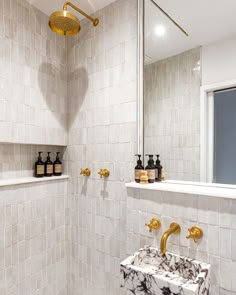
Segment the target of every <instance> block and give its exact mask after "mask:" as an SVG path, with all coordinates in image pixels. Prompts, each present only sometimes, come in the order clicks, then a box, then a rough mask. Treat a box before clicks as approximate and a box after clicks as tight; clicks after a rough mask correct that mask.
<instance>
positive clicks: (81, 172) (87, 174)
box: [80, 168, 91, 176]
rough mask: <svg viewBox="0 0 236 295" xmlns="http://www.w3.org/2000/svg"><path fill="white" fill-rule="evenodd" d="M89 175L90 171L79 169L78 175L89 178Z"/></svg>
mask: <svg viewBox="0 0 236 295" xmlns="http://www.w3.org/2000/svg"><path fill="white" fill-rule="evenodd" d="M90 174H91V170H90V169H89V168H85V169H80V175H83V176H90Z"/></svg>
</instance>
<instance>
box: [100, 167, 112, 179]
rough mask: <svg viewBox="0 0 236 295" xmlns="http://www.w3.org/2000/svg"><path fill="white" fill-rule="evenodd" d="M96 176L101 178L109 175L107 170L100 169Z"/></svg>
mask: <svg viewBox="0 0 236 295" xmlns="http://www.w3.org/2000/svg"><path fill="white" fill-rule="evenodd" d="M98 174H99V175H100V177H101V178H102V177H108V176H109V175H110V172H109V170H107V169H100V171H99V172H98Z"/></svg>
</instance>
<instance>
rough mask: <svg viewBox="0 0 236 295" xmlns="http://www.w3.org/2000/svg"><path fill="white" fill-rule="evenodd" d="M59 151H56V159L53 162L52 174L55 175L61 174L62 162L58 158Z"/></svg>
mask: <svg viewBox="0 0 236 295" xmlns="http://www.w3.org/2000/svg"><path fill="white" fill-rule="evenodd" d="M59 155H60V152H57V156H56V160H55V162H54V163H53V174H54V175H55V176H61V175H62V162H61V160H60V157H59Z"/></svg>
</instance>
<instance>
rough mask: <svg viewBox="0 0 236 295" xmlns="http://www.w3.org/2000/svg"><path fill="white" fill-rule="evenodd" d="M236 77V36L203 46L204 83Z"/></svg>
mask: <svg viewBox="0 0 236 295" xmlns="http://www.w3.org/2000/svg"><path fill="white" fill-rule="evenodd" d="M233 79H236V38H233V39H229V40H225V41H220V42H217V43H213V44H210V45H208V46H203V47H202V85H207V84H212V83H216V82H222V81H229V80H233Z"/></svg>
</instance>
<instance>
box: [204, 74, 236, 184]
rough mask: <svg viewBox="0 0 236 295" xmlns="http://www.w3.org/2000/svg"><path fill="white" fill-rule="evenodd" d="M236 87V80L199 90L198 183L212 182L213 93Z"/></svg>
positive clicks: (210, 85)
mask: <svg viewBox="0 0 236 295" xmlns="http://www.w3.org/2000/svg"><path fill="white" fill-rule="evenodd" d="M230 87H236V80H235V79H234V80H230V81H223V82H218V83H214V84H209V85H204V86H202V87H201V88H200V181H202V182H213V174H214V173H213V172H214V103H213V100H214V97H213V92H214V91H217V90H221V89H226V88H230Z"/></svg>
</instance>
